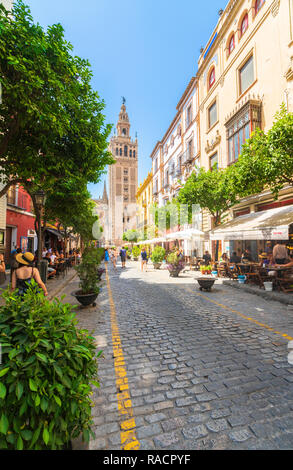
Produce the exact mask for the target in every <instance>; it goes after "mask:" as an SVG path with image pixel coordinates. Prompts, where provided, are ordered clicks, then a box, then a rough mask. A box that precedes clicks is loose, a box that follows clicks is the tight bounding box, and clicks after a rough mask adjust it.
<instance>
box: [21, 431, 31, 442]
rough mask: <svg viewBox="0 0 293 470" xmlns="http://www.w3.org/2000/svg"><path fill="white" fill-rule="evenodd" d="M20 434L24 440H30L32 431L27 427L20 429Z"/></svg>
mask: <svg viewBox="0 0 293 470" xmlns="http://www.w3.org/2000/svg"><path fill="white" fill-rule="evenodd" d="M20 434H21V437H22V438H23V439H24V440H25V441H30V440H31V438H32V435H33V433H32V431H30V430H29V429H22V430H21V431H20Z"/></svg>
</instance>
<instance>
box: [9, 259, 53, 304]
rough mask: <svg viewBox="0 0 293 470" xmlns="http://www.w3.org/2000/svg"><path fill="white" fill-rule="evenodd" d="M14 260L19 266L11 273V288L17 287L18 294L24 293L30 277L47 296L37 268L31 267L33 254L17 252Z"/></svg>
mask: <svg viewBox="0 0 293 470" xmlns="http://www.w3.org/2000/svg"><path fill="white" fill-rule="evenodd" d="M16 261H17V262H18V264H19V267H18V268H17V269H16V270H15V271H14V272H13V274H12V282H11V288H12V290H15V289H18V293H19V295H21V296H22V295H24V294H25V293H26V291H27V290H28V288H29V284H30V283H31V281H32V279H34V280H35V281H36V283H37V284H38V285H39V286H40V287H41V289H43V291H44V294H45V295H46V296H47V295H48V292H47V289H46V286H45V284H44V283H43V282H42V279H41V276H40V273H39V270H38V269H37V268H34V267H33V261H34V255H33V254H32V253H29V252H27V253H18V254H17V255H16Z"/></svg>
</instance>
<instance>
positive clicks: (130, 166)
mask: <svg viewBox="0 0 293 470" xmlns="http://www.w3.org/2000/svg"><path fill="white" fill-rule="evenodd" d="M116 129H117V134H116V133H115V135H114V136H113V137H112V138H111V140H110V145H109V151H110V152H111V153H112V155H113V158H114V159H115V160H116V163H115V164H114V165H111V166H110V167H109V219H110V220H109V224H110V237H109V238H110V240H109V241H110V242H111V244H114V245H121V244H122V237H123V233H124V232H125V231H127V230H132V229H135V228H136V192H137V181H138V174H137V171H138V170H137V168H138V167H137V162H138V140H137V137H136V138H135V140H133V139H131V137H130V122H129V118H128V114H127V112H126V106H125V100H124V99H123V104H122V106H121V110H120V114H119V120H118V123H117V126H116Z"/></svg>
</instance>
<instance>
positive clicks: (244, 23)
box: [240, 13, 248, 37]
mask: <svg viewBox="0 0 293 470" xmlns="http://www.w3.org/2000/svg"><path fill="white" fill-rule="evenodd" d="M247 29H248V13H246V14H245V15H244V17H243V20H242V21H241V27H240V37H241V36H243V34H244V33H245V31H247Z"/></svg>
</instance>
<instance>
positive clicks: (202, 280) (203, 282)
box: [196, 277, 216, 291]
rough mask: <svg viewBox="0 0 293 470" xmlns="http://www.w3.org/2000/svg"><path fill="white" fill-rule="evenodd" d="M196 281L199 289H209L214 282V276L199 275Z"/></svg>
mask: <svg viewBox="0 0 293 470" xmlns="http://www.w3.org/2000/svg"><path fill="white" fill-rule="evenodd" d="M196 280H197V282H198V283H199V286H200V287H199V289H200V290H203V289H204V290H207V291H210V290H211V288H212V287H213V285H214V282H215V280H216V279H215V278H211V277H199V278H198V279H196Z"/></svg>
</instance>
